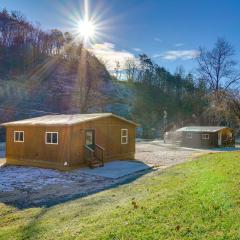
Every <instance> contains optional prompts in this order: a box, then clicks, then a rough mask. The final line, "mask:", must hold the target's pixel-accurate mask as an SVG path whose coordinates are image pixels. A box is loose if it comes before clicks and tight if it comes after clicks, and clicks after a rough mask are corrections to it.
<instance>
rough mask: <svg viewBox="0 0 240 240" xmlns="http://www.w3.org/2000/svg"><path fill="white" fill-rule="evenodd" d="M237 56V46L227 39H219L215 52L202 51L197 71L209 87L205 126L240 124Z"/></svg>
mask: <svg viewBox="0 0 240 240" xmlns="http://www.w3.org/2000/svg"><path fill="white" fill-rule="evenodd" d="M234 56H235V51H234V48H233V46H232V45H231V44H230V43H229V42H227V41H226V40H225V39H223V38H219V39H217V42H216V43H215V46H214V47H213V49H211V50H206V49H205V48H200V55H199V57H198V58H197V62H198V68H197V71H198V73H199V78H200V79H201V80H202V81H204V82H205V84H206V86H207V94H206V99H207V101H208V105H207V107H206V108H205V111H204V112H203V113H202V116H203V123H205V124H212V125H227V126H232V127H235V126H236V124H237V122H236V121H237V120H236V117H237V116H238V104H239V99H238V94H239V83H240V69H239V66H238V62H237V61H235V59H234Z"/></svg>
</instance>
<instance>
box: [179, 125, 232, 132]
mask: <svg viewBox="0 0 240 240" xmlns="http://www.w3.org/2000/svg"><path fill="white" fill-rule="evenodd" d="M226 128H228V127H223V126H188V127H183V128H179V129H177V130H176V131H177V132H218V131H220V130H222V129H226Z"/></svg>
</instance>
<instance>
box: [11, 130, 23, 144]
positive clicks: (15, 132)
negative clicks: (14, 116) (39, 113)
mask: <svg viewBox="0 0 240 240" xmlns="http://www.w3.org/2000/svg"><path fill="white" fill-rule="evenodd" d="M17 133H22V134H23V140H22V141H21V140H17V139H16V134H17ZM13 134H14V142H19V143H23V142H24V131H14V133H13Z"/></svg>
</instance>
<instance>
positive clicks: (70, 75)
mask: <svg viewBox="0 0 240 240" xmlns="http://www.w3.org/2000/svg"><path fill="white" fill-rule="evenodd" d="M199 53H200V54H199V56H198V58H197V59H196V62H197V67H196V69H195V72H193V73H186V71H185V70H184V68H183V67H178V68H177V69H176V71H175V73H170V72H169V71H167V70H166V69H165V68H164V67H162V66H159V65H158V64H156V63H154V61H153V60H152V59H151V58H150V57H149V56H147V55H146V54H140V55H139V56H138V58H137V61H136V59H128V60H127V61H126V63H125V67H124V72H123V71H122V69H121V68H120V66H119V64H116V69H115V74H114V76H110V74H109V72H108V71H107V70H106V67H105V66H104V64H103V63H101V62H100V61H99V60H98V59H97V58H96V57H95V56H94V55H93V54H92V53H90V52H89V51H87V50H86V49H85V48H84V46H83V44H82V43H81V41H79V40H78V39H75V38H74V36H73V35H72V34H71V33H69V32H65V33H63V32H61V31H60V30H58V29H52V30H49V31H43V30H42V29H41V28H40V26H39V25H37V24H32V23H31V22H29V21H28V20H27V19H26V18H25V17H24V16H23V15H22V14H21V13H19V12H16V11H12V12H9V11H7V10H6V9H3V10H1V11H0V101H1V102H0V112H1V114H0V116H1V119H0V121H2V122H3V121H8V120H14V119H19V118H25V117H31V116H32V115H34V114H35V112H37V114H44V113H46V114H49V113H51V112H52V113H87V112H101V111H113V112H115V113H116V114H119V115H122V116H125V117H128V118H131V119H133V120H135V121H136V122H137V123H139V124H140V125H141V129H142V132H141V133H139V135H140V136H142V137H146V138H152V137H158V136H159V135H161V134H162V133H163V132H164V131H166V130H169V129H172V128H176V127H181V126H184V125H189V124H195V125H225V126H229V127H233V128H236V129H237V128H239V122H240V93H239V80H240V74H239V65H238V62H237V61H236V59H235V57H236V56H235V51H234V47H233V46H232V45H231V44H230V43H229V42H227V41H226V40H225V39H222V38H219V39H218V40H217V42H216V44H215V46H214V47H213V48H212V49H206V48H204V47H200V48H199ZM122 75H124V78H125V81H122V78H123V76H122ZM24 109H29V111H27V112H28V113H26V114H24V111H25V110H24ZM29 112H30V114H29Z"/></svg>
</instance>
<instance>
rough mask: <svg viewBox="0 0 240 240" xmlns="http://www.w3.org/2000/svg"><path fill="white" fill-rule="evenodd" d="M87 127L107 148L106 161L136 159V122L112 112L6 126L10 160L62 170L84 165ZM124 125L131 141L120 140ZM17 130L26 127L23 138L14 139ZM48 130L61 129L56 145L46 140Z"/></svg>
mask: <svg viewBox="0 0 240 240" xmlns="http://www.w3.org/2000/svg"><path fill="white" fill-rule="evenodd" d="M87 129H94V130H95V132H96V144H98V145H100V146H101V147H103V148H104V149H105V151H104V161H110V160H114V159H134V154H135V125H133V124H131V123H129V122H127V121H124V120H121V119H118V118H116V117H114V116H109V117H106V118H99V119H96V120H92V121H88V122H84V123H79V124H76V125H71V126H54V127H51V126H46V127H45V126H7V134H6V158H7V163H8V164H16V165H28V166H39V167H49V168H57V169H63V170H65V169H71V168H75V167H77V166H82V165H85V163H84V144H85V130H87ZM121 129H128V144H121ZM14 131H24V142H14ZM46 132H58V140H59V142H58V144H57V145H55V144H45V133H46ZM64 162H67V163H68V165H67V166H64Z"/></svg>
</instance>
